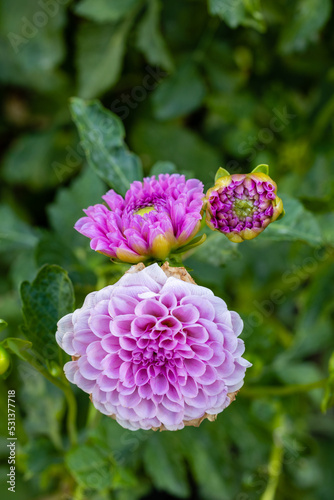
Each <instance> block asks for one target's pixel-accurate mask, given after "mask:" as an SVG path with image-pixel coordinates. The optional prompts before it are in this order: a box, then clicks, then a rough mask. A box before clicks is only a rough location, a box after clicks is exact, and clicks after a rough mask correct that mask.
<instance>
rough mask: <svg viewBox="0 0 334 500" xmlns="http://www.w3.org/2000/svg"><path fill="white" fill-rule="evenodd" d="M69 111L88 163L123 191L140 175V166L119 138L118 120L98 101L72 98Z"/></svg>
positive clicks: (116, 189)
mask: <svg viewBox="0 0 334 500" xmlns="http://www.w3.org/2000/svg"><path fill="white" fill-rule="evenodd" d="M71 112H72V116H73V119H74V121H75V124H76V125H77V127H78V130H79V135H80V138H81V141H82V147H83V149H84V151H85V154H86V157H87V160H88V163H89V164H90V166H91V167H92V168H93V169H94V170H95V171H96V173H97V174H98V175H99V176H100V177H101V178H102V179H103V180H104V181H105V182H106V183H107V184H109V186H111V187H113V188H114V189H115V191H117V192H119V193H120V194H124V193H125V192H126V191H127V189H128V188H129V185H130V183H131V182H133V181H134V180H140V179H141V178H142V167H141V162H140V160H139V158H138V157H137V156H136V155H134V154H133V153H130V152H129V151H128V149H127V147H126V145H125V143H124V141H123V139H124V136H125V131H124V128H123V124H122V122H121V120H120V119H119V118H118V117H117V116H116V115H115V114H113V113H111V112H110V111H107V110H106V109H105V108H103V106H102V105H101V103H100V102H99V101H90V102H85V101H83V100H82V99H79V98H73V99H72V100H71Z"/></svg>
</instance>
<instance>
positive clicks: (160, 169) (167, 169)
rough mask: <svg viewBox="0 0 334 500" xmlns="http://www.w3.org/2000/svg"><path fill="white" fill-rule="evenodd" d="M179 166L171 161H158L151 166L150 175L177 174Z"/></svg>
mask: <svg viewBox="0 0 334 500" xmlns="http://www.w3.org/2000/svg"><path fill="white" fill-rule="evenodd" d="M175 173H177V168H176V165H175V164H174V163H172V162H171V161H157V162H156V163H155V164H154V165H153V167H152V168H151V171H150V175H159V174H175Z"/></svg>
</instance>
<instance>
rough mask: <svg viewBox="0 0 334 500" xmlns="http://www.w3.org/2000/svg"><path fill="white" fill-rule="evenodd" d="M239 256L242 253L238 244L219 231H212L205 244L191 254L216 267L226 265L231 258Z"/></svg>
mask: <svg viewBox="0 0 334 500" xmlns="http://www.w3.org/2000/svg"><path fill="white" fill-rule="evenodd" d="M208 231H209V230H207V232H208ZM239 256H240V253H239V251H238V249H237V245H235V244H234V243H232V242H231V241H229V240H228V239H227V238H226V237H225V236H224V235H223V234H221V233H219V232H217V231H214V232H211V231H210V234H209V235H208V237H207V240H206V243H205V245H203V246H199V247H198V248H197V249H196V250H194V252H192V254H191V258H192V259H197V260H199V261H201V262H205V263H207V264H212V265H213V266H216V267H219V266H224V265H226V264H227V263H228V262H229V261H230V260H232V259H236V258H238V257H239Z"/></svg>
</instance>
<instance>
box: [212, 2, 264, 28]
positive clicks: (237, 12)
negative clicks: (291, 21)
mask: <svg viewBox="0 0 334 500" xmlns="http://www.w3.org/2000/svg"><path fill="white" fill-rule="evenodd" d="M208 5H209V12H210V14H213V15H218V16H219V17H220V18H221V19H223V20H224V21H225V22H226V24H227V25H228V26H229V27H230V28H236V27H237V26H239V25H240V24H241V25H243V26H249V27H251V28H254V29H256V30H258V31H260V32H261V33H262V32H264V31H265V30H266V25H265V22H264V17H263V14H262V12H261V5H260V2H259V0H208Z"/></svg>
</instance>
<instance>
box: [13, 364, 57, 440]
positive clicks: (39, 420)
mask: <svg viewBox="0 0 334 500" xmlns="http://www.w3.org/2000/svg"><path fill="white" fill-rule="evenodd" d="M19 373H20V377H21V380H22V382H21V384H22V394H21V397H20V399H21V405H22V409H23V411H24V414H25V421H24V423H25V429H26V432H27V434H28V435H29V436H30V439H36V437H37V436H43V437H45V436H46V437H48V438H49V440H50V441H51V442H52V443H53V445H54V446H55V447H56V448H57V449H58V450H59V449H61V448H62V446H63V443H62V438H61V428H62V419H63V416H64V412H65V405H64V394H63V392H62V391H61V390H60V389H59V388H58V387H55V386H54V385H53V384H52V383H51V382H49V381H48V380H46V379H45V378H44V377H43V376H42V375H41V374H40V373H38V372H37V371H36V370H35V369H34V368H32V367H31V365H29V364H28V363H20V364H19Z"/></svg>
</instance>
